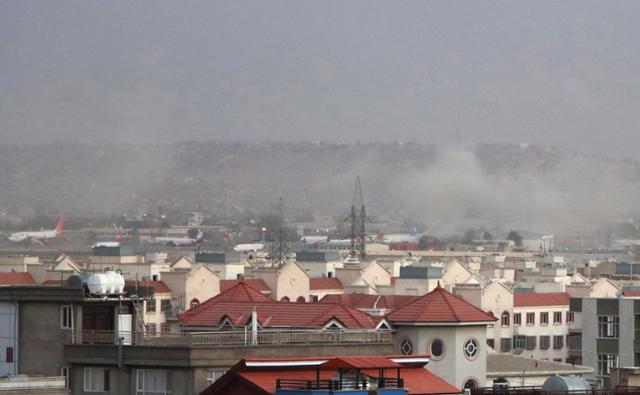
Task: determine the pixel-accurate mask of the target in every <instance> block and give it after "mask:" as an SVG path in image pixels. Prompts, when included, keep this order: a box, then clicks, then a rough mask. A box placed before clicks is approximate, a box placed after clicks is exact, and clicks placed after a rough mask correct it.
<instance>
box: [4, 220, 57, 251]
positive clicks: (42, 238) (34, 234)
mask: <svg viewBox="0 0 640 395" xmlns="http://www.w3.org/2000/svg"><path fill="white" fill-rule="evenodd" d="M62 232H64V217H60V219H59V220H58V224H57V225H56V227H55V229H51V230H40V231H25V232H16V233H12V234H10V235H9V240H10V241H13V242H16V243H19V242H21V241H25V240H30V241H33V242H35V243H38V244H46V243H47V239H53V238H56V237H58V236H61V235H62Z"/></svg>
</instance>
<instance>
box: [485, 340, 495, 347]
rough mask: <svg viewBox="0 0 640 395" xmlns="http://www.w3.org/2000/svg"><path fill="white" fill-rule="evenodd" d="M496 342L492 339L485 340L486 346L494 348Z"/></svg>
mask: <svg viewBox="0 0 640 395" xmlns="http://www.w3.org/2000/svg"><path fill="white" fill-rule="evenodd" d="M495 345H496V342H495V341H494V340H493V339H487V346H489V347H491V348H495Z"/></svg>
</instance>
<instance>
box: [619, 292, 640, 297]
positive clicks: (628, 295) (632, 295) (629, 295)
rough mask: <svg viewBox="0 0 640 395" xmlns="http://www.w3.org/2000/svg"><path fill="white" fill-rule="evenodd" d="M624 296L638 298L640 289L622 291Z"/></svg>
mask: <svg viewBox="0 0 640 395" xmlns="http://www.w3.org/2000/svg"><path fill="white" fill-rule="evenodd" d="M622 296H626V297H630V298H637V297H640V291H624V292H623V293H622Z"/></svg>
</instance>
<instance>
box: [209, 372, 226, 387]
mask: <svg viewBox="0 0 640 395" xmlns="http://www.w3.org/2000/svg"><path fill="white" fill-rule="evenodd" d="M225 373H226V372H225V371H224V370H208V371H207V383H209V385H211V384H213V383H215V382H216V381H218V379H219V378H220V377H222V376H224V374H225Z"/></svg>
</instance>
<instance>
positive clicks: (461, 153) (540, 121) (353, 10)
mask: <svg viewBox="0 0 640 395" xmlns="http://www.w3.org/2000/svg"><path fill="white" fill-rule="evenodd" d="M639 13H640V3H639V2H636V1H611V2H601V1H563V2H552V1H543V2H507V1H493V2H484V1H476V2H451V1H429V2H417V1H416V2H411V1H407V2H393V3H391V2H372V1H352V2H339V1H335V2H297V1H279V2H271V1H270V2H237V1H224V2H196V1H190V2H164V1H161V2H150V1H149V2H125V1H115V2H92V1H91V2H87V1H60V2H18V1H5V2H2V3H0V37H2V39H1V40H0V89H1V90H2V92H3V94H2V95H1V96H0V142H1V143H2V144H3V147H2V151H3V154H2V157H0V165H1V166H2V167H0V168H1V169H2V175H1V176H0V191H2V192H0V198H1V199H2V200H1V201H2V203H3V206H4V207H3V208H1V209H3V210H6V209H10V208H11V207H12V205H14V206H15V205H16V204H27V205H32V206H34V207H40V208H45V209H46V210H47V211H48V212H56V211H60V212H73V211H74V210H76V211H81V212H103V213H107V214H110V213H114V212H119V211H122V210H145V209H150V208H153V207H156V206H157V205H158V202H162V204H163V205H164V206H168V207H172V206H175V207H176V208H177V207H180V208H182V209H185V210H186V209H195V208H198V207H208V206H207V205H210V206H211V205H213V206H216V204H217V205H223V204H225V203H221V201H222V200H224V199H227V200H229V199H232V200H235V201H239V202H241V204H242V205H243V206H245V207H250V206H254V207H255V208H256V209H258V210H261V209H263V210H264V209H266V208H267V207H269V206H270V205H272V202H273V201H275V200H277V196H280V195H283V196H285V198H286V197H287V196H289V197H290V198H289V200H290V203H289V205H290V207H291V208H292V210H295V209H298V210H314V209H315V208H317V209H318V210H320V211H322V212H329V213H333V214H336V213H340V212H341V211H345V210H347V209H348V205H349V202H350V198H351V191H352V185H353V181H354V178H355V176H356V175H362V176H363V180H364V186H365V192H366V198H367V201H368V202H369V203H370V206H371V212H372V213H373V214H386V213H388V212H390V211H394V210H397V209H401V210H400V211H401V212H403V213H405V214H406V215H411V216H413V217H415V218H417V219H418V221H420V222H423V223H425V224H430V223H435V222H437V221H439V222H441V223H443V225H441V229H447V227H448V226H453V224H460V223H467V222H468V223H473V224H474V225H476V224H500V225H501V226H518V227H530V228H534V229H537V230H541V231H557V230H559V229H563V228H565V229H566V228H569V229H581V228H584V227H594V226H599V225H600V224H603V223H607V222H612V221H616V220H619V219H621V218H624V217H625V216H628V215H633V214H635V210H636V206H637V204H636V202H635V201H634V199H633V197H634V196H635V195H636V193H637V191H638V189H639V187H640V172H639V171H638V169H639V168H638V164H637V162H635V160H637V159H638V158H639V157H638V154H637V148H636V147H638V146H639V144H640V133H638V130H637V125H638V124H640V93H639V92H640V76H639V75H638V73H637V70H638V69H639V66H640V52H638V51H637V50H635V48H636V46H637V37H639V36H640V25H639V24H638V23H637V20H636V19H635V18H634V16H635V15H638V14H639ZM183 141H203V142H205V144H193V143H187V144H186V145H185V144H183V143H181V142H183ZM235 141H237V142H241V143H242V144H241V145H240V146H238V145H233V144H229V145H224V144H223V145H220V144H216V143H214V142H235ZM269 141H277V142H283V143H286V144H284V145H278V144H276V145H275V148H274V146H272V145H270V144H262V142H269ZM304 141H323V142H328V143H329V144H315V145H314V144H302V145H299V144H300V142H304ZM396 141H407V142H416V143H417V144H418V145H415V146H414V145H413V144H412V143H407V144H405V145H402V144H400V145H398V144H395V143H394V144H384V143H392V142H396ZM358 142H359V143H360V145H358V144H357V143H358ZM371 142H380V144H369V143H371ZM149 143H153V145H152V146H149ZM486 143H496V144H497V145H491V144H490V145H485V144H486ZM521 143H528V144H531V146H527V144H521ZM25 144H26V145H27V146H20V147H16V146H15V145H25ZM130 144H133V145H130ZM341 144H347V145H346V146H345V145H341ZM229 147H232V148H229ZM555 147H560V148H555ZM194 152H195V153H194ZM223 189H226V190H228V191H231V192H230V196H229V193H227V195H225V196H223V194H222V192H221V190H223ZM78 192H82V193H78ZM176 195H179V196H178V197H177V198H175V196H176ZM247 196H251V197H250V198H249V197H247Z"/></svg>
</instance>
